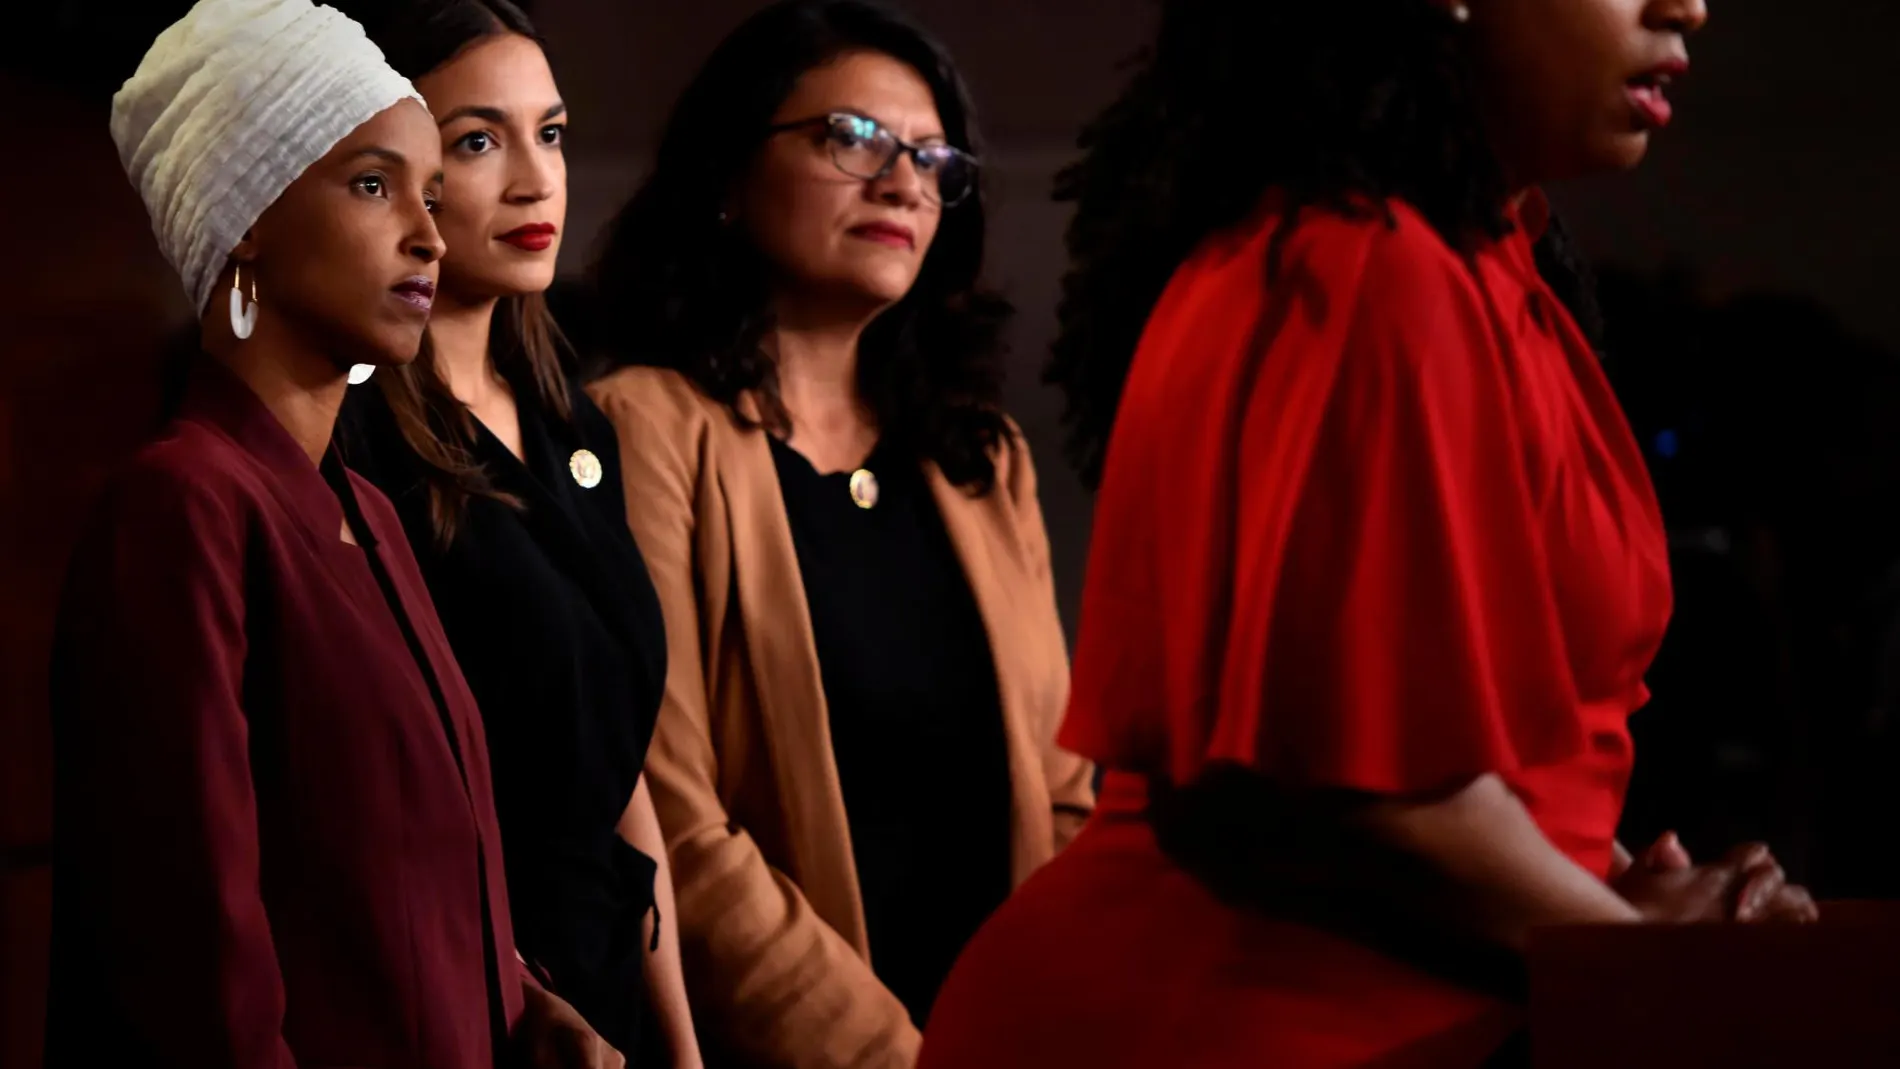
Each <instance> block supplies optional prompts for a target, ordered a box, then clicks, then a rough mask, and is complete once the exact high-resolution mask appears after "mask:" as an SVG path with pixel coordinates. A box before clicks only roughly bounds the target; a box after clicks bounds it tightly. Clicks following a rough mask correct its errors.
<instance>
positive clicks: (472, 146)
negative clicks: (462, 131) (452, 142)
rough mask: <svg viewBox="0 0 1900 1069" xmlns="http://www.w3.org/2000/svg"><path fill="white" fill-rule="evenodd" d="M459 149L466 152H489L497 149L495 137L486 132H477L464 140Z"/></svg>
mask: <svg viewBox="0 0 1900 1069" xmlns="http://www.w3.org/2000/svg"><path fill="white" fill-rule="evenodd" d="M458 147H459V148H461V149H462V150H463V151H465V152H475V153H482V152H487V151H488V150H489V149H491V148H494V147H495V138H494V135H492V134H490V133H489V132H488V131H486V130H477V131H475V132H474V133H472V134H469V135H468V136H467V137H464V138H462V140H461V142H460V143H459V145H458Z"/></svg>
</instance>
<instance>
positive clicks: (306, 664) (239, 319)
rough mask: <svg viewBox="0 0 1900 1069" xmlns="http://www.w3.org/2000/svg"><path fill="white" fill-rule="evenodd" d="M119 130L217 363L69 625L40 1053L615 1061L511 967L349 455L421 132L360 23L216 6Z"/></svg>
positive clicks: (425, 297) (368, 503) (410, 317)
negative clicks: (512, 1053) (343, 440)
mask: <svg viewBox="0 0 1900 1069" xmlns="http://www.w3.org/2000/svg"><path fill="white" fill-rule="evenodd" d="M112 133H113V137H114V140H115V141H117V143H118V145H119V148H120V155H121V158H122V160H123V161H124V163H125V166H126V171H127V173H128V175H129V176H130V177H131V179H132V181H133V184H134V185H136V186H137V187H138V189H139V192H140V194H141V195H142V196H143V197H144V199H145V203H146V205H147V207H148V208H149V209H150V211H151V214H152V222H153V229H154V231H155V232H156V234H157V236H158V240H159V244H160V246H161V247H162V248H163V250H164V252H165V254H166V256H167V257H168V258H169V259H170V260H171V262H172V263H173V265H174V266H176V267H177V269H178V271H179V274H180V275H181V276H182V277H183V280H184V283H185V286H186V289H187V292H188V293H189V295H190V296H191V299H192V300H193V302H194V304H195V306H196V307H197V308H199V309H200V311H201V313H202V321H201V325H202V333H203V343H204V349H205V352H206V353H207V354H208V355H207V358H205V359H203V360H200V361H199V362H198V364H197V366H196V367H195V368H194V369H193V372H192V376H191V382H190V385H189V386H188V388H187V391H186V395H185V398H184V401H183V403H182V406H181V408H180V410H179V412H178V414H177V416H176V418H175V419H174V420H173V421H172V423H171V424H170V425H169V426H168V427H167V428H166V430H165V431H164V433H163V434H162V435H161V437H160V438H159V439H158V440H157V441H155V442H153V443H152V444H151V445H149V446H147V447H146V448H145V449H143V450H142V451H141V452H140V453H139V454H138V455H137V456H136V457H135V458H134V459H133V461H132V462H131V463H130V464H129V465H128V467H127V468H126V470H124V471H123V472H122V473H120V475H119V476H118V477H116V478H115V479H114V480H113V482H112V483H111V485H110V487H109V489H108V490H107V493H106V496H105V500H104V502H103V503H102V506H101V509H100V511H99V513H98V515H97V517H96V518H95V521H94V523H93V525H92V527H91V529H90V531H89V533H88V534H87V535H86V536H85V539H84V540H83V541H82V543H81V545H80V548H79V551H78V553H77V554H76V555H75V557H74V560H75V561H76V563H77V566H76V567H75V568H74V570H73V573H72V575H71V576H70V578H69V583H68V587H67V591H66V595H65V598H64V601H63V603H62V606H61V614H60V625H59V631H58V639H57V642H56V647H55V654H54V664H53V677H52V683H53V701H54V731H55V759H56V760H55V805H56V815H55V819H56V822H57V839H58V846H57V850H58V858H57V868H56V875H55V892H54V895H55V901H54V932H53V941H54V942H53V947H54V950H53V953H54V961H53V976H52V992H51V1006H50V1010H49V1014H48V1036H47V1050H48V1062H49V1064H53V1065H83V1066H95V1065H96V1066H107V1065H112V1066H123V1065H138V1066H168V1067H169V1066H179V1067H190V1069H201V1067H214V1066H228V1067H234V1069H238V1067H241V1069H265V1067H270V1069H287V1067H291V1066H296V1065H328V1066H338V1065H350V1066H368V1065H379V1066H403V1067H405V1069H407V1067H419V1069H490V1067H492V1066H495V1065H497V1064H499V1063H500V1062H501V1061H502V1058H503V1054H504V1049H505V1045H506V1044H507V1042H508V1040H509V1037H510V1035H511V1034H512V1035H514V1036H515V1037H516V1038H517V1039H523V1040H526V1042H525V1043H524V1044H523V1045H524V1047H525V1055H526V1058H527V1060H528V1061H529V1063H530V1064H533V1065H536V1066H556V1065H561V1066H610V1065H611V1066H617V1065H619V1064H620V1060H619V1057H618V1055H616V1054H614V1053H613V1052H612V1051H611V1050H610V1049H608V1048H606V1047H605V1045H604V1044H602V1043H600V1041H599V1040H598V1037H596V1036H594V1034H593V1033H592V1032H591V1030H589V1029H587V1027H586V1025H585V1024H584V1022H582V1021H581V1020H580V1018H579V1017H578V1016H577V1015H576V1014H575V1013H574V1012H573V1010H572V1009H571V1008H569V1007H567V1006H566V1004H565V1003H562V1002H560V1001H559V1000H558V999H554V998H553V997H552V996H549V995H547V994H546V993H544V992H542V991H541V990H540V989H539V988H538V987H536V986H535V985H534V984H533V982H532V980H530V979H529V978H528V976H527V972H526V968H525V966H523V965H522V964H521V963H520V960H519V958H518V957H517V955H516V954H515V952H514V941H513V935H512V931H511V929H510V925H509V919H508V918H509V912H508V899H507V891H506V887H505V885H504V883H503V880H502V875H501V874H502V859H501V849H500V838H499V832H498V830H497V825H496V820H495V811H494V804H493V800H492V795H491V789H490V785H489V767H488V756H487V752H486V750H485V747H484V743H483V737H482V731H481V724H480V720H479V718H478V717H477V714H476V710H475V705H474V701H473V699H472V698H471V697H470V695H469V692H468V687H467V685H466V684H465V683H464V681H463V678H462V674H461V671H460V670H459V668H458V667H457V666H456V662H455V659H454V657H453V655H452V654H451V652H450V650H449V646H448V643H447V641H446V640H445V639H444V638H443V635H442V628H441V625H440V623H439V622H438V621H437V618H436V614H435V610H434V608H433V607H432V606H431V603H430V600H429V595H428V592H427V590H426V589H425V588H424V586H423V583H422V579H421V577H420V576H419V574H418V572H417V568H416V564H415V559H414V558H413V556H412V555H411V554H410V552H409V548H408V545H407V542H406V540H405V539H404V537H403V534H402V528H401V526H400V523H399V521H398V520H397V517H396V514H395V512H394V510H393V509H392V508H391V507H390V505H389V502H388V501H387V500H386V499H385V498H384V497H382V495H380V494H379V493H378V492H377V491H375V490H374V489H373V488H371V487H370V486H369V484H368V483H366V482H364V481H362V480H361V479H360V478H358V477H356V476H354V475H352V474H351V473H350V472H348V471H347V470H346V469H345V468H344V467H343V466H342V464H341V463H340V462H339V461H338V460H337V458H336V454H335V452H334V451H333V450H332V449H331V448H330V436H331V432H332V428H333V425H334V423H335V420H336V414H337V410H338V407H339V405H340V404H341V402H342V400H343V395H344V392H345V389H346V377H347V375H348V372H349V369H350V368H351V366H352V365H355V364H383V365H389V364H400V363H403V362H406V361H408V360H410V359H412V358H413V357H414V354H415V353H416V350H417V347H418V345H419V343H420V340H421V337H422V332H423V328H424V326H425V324H426V322H427V318H428V312H429V306H430V303H431V300H432V298H433V295H434V290H435V278H436V274H437V265H438V262H439V261H440V259H441V256H442V253H443V243H442V239H441V237H440V235H439V234H438V233H437V231H436V227H435V223H434V220H433V218H432V212H433V209H434V203H433V202H434V197H435V195H436V193H437V187H438V186H439V184H440V181H441V176H440V170H441V150H440V147H439V144H438V141H437V135H436V131H435V126H434V123H433V121H432V120H431V118H430V116H429V114H428V112H427V110H426V109H425V108H424V107H423V105H422V104H421V103H420V100H419V98H417V97H416V95H415V91H414V89H413V88H411V87H410V85H409V83H408V82H407V81H405V80H403V79H402V78H401V77H400V76H398V75H397V74H396V73H395V72H394V71H392V70H391V69H390V68H389V67H388V65H387V64H386V63H385V62H384V61H383V58H382V54H381V53H380V52H379V51H377V49H376V48H375V47H374V46H373V45H371V44H370V43H369V41H368V40H367V39H366V38H365V37H364V35H363V33H362V30H361V28H360V27H358V26H357V25H356V24H355V23H353V22H351V21H350V20H348V19H346V18H344V17H343V16H342V15H340V14H338V13H337V12H335V11H333V10H331V9H329V8H323V7H316V6H313V5H312V4H311V3H310V2H309V0H204V2H203V3H200V4H199V5H198V6H197V7H195V8H193V9H192V11H191V13H190V14H188V15H187V16H186V17H185V18H184V19H183V20H181V21H180V22H179V23H177V24H176V25H174V26H172V27H171V28H170V29H168V30H167V31H165V33H164V34H162V35H161V36H160V37H159V39H158V40H157V42H156V43H154V44H153V46H152V49H151V51H150V52H149V53H148V54H147V55H146V57H145V59H144V61H143V62H142V63H141V64H140V67H139V70H138V72H137V73H136V74H135V75H134V76H133V77H132V78H131V80H130V81H128V82H127V83H126V84H125V87H124V88H123V89H122V90H121V91H120V93H119V94H118V96H117V97H116V98H115V99H114V102H113V116H112Z"/></svg>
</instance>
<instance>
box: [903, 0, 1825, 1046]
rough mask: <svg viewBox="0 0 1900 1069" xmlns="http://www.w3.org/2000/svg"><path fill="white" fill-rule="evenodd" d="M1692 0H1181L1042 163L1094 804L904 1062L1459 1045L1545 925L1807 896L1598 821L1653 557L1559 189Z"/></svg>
mask: <svg viewBox="0 0 1900 1069" xmlns="http://www.w3.org/2000/svg"><path fill="white" fill-rule="evenodd" d="M1706 18H1707V12H1706V10H1705V8H1704V6H1703V3H1702V0H1582V2H1575V3H1568V4H1561V5H1550V4H1519V3H1511V2H1506V0H1496V2H1486V0H1468V2H1467V0H1401V2H1394V0H1329V2H1326V3H1310V4H1281V3H1270V4H1234V3H1226V2H1222V0H1175V2H1171V3H1168V4H1167V5H1166V6H1165V8H1164V11H1163V15H1162V19H1161V26H1160V30H1159V37H1158V39H1157V42H1156V44H1155V46H1154V48H1153V49H1152V51H1151V52H1150V53H1149V54H1148V55H1147V57H1146V59H1145V61H1144V63H1143V64H1142V66H1141V68H1140V70H1139V71H1138V73H1137V74H1136V75H1135V77H1134V80H1133V82H1132V83H1131V84H1130V86H1129V88H1128V89H1127V91H1126V92H1125V93H1124V94H1123V96H1122V98H1121V99H1120V100H1119V101H1117V102H1116V103H1115V104H1114V105H1113V106H1112V107H1111V108H1110V109H1109V110H1108V111H1107V112H1106V113H1105V114H1104V115H1103V116H1102V117H1101V118H1100V119H1099V120H1098V121H1097V122H1096V123H1095V124H1094V125H1093V126H1092V127H1091V128H1090V129H1089V130H1088V132H1087V133H1086V134H1085V135H1084V137H1083V142H1082V143H1083V147H1084V148H1085V150H1086V154H1085V156H1084V158H1083V159H1082V161H1081V162H1080V163H1078V164H1077V165H1075V166H1074V167H1073V168H1071V169H1070V170H1069V171H1068V172H1066V174H1065V175H1064V176H1063V178H1062V181H1061V194H1062V196H1064V197H1065V198H1066V199H1070V200H1073V201H1075V202H1076V205H1077V214H1076V218H1075V221H1074V222H1073V224H1072V226H1071V229H1070V232H1069V248H1070V252H1071V255H1072V257H1073V261H1074V263H1073V268H1072V270H1071V272H1070V274H1069V276H1068V278H1067V281H1066V285H1065V289H1064V296H1063V304H1062V309H1061V320H1062V322H1061V334H1060V337H1059V339H1058V341H1057V342H1056V347H1055V360H1054V364H1053V366H1052V374H1051V377H1052V378H1053V379H1054V380H1055V381H1056V382H1058V383H1059V384H1060V385H1061V386H1062V387H1063V388H1064V389H1065V390H1066V391H1067V392H1068V395H1069V401H1070V408H1069V415H1070V420H1071V427H1072V429H1073V432H1074V435H1073V440H1072V444H1073V447H1074V452H1075V459H1076V460H1077V461H1078V462H1079V463H1080V465H1081V467H1082V469H1083V471H1084V474H1085V475H1086V477H1087V478H1088V479H1089V480H1090V481H1091V482H1096V481H1099V498H1098V504H1097V514H1096V522H1095V528H1094V530H1095V534H1094V542H1093V545H1092V547H1091V550H1090V557H1089V572H1088V581H1087V585H1086V588H1085V593H1084V598H1083V607H1082V626H1081V635H1080V638H1079V642H1078V649H1077V654H1076V668H1075V681H1074V687H1075V691H1074V698H1073V701H1072V705H1071V707H1070V712H1069V716H1068V719H1067V721H1066V722H1065V725H1064V728H1063V734H1062V739H1063V741H1064V742H1066V743H1067V744H1068V745H1071V746H1073V747H1075V748H1076V749H1077V750H1078V751H1079V752H1081V753H1083V754H1086V755H1088V756H1090V757H1092V758H1094V759H1096V760H1097V761H1098V762H1100V763H1101V764H1102V765H1103V766H1105V767H1106V768H1107V769H1108V772H1107V777H1106V782H1105V785H1104V787H1103V795H1104V799H1103V807H1102V811H1101V814H1100V815H1099V816H1098V818H1097V821H1096V823H1094V824H1092V825H1091V826H1090V828H1089V829H1088V830H1086V831H1085V832H1084V833H1083V835H1082V836H1081V838H1080V839H1079V840H1078V841H1077V843H1076V844H1075V845H1074V846H1073V847H1072V848H1071V849H1070V850H1069V852H1067V853H1066V854H1065V855H1064V856H1063V857H1062V858H1059V859H1058V860H1057V861H1056V862H1055V863H1054V864H1053V865H1052V866H1051V867H1049V868H1048V869H1046V870H1044V872H1043V873H1041V874H1040V875H1039V876H1038V878H1037V879H1036V880H1035V881H1034V882H1033V883H1032V884H1031V885H1030V886H1029V887H1026V888H1025V889H1023V891H1022V892H1021V893H1020V894H1019V895H1017V896H1016V897H1015V898H1014V899H1013V900H1012V901H1011V902H1010V903H1009V904H1008V905H1006V906H1004V908H1003V909H1002V911H1001V912H1000V913H999V914H998V915H997V916H996V917H995V918H993V919H992V921H991V922H990V924H989V926H988V927H986V928H985V930H984V931H983V932H982V933H981V934H980V935H979V936H978V937H977V939H976V940H975V941H974V942H973V943H972V944H971V946H970V948H969V950H968V951H967V952H966V955H965V957H964V958H963V959H962V961H961V962H960V963H959V964H958V966H957V969H956V972H955V973H954V974H953V976H952V977H951V979H950V980H949V981H948V982H947V984H946V986H945V988H944V991H943V994H942V997H941V998H940V999H939V1002H938V1006H937V1014H936V1016H935V1017H934V1018H933V1019H932V1022H931V1029H930V1032H929V1036H928V1039H927V1041H926V1043H925V1047H924V1053H923V1057H922V1064H923V1065H925V1066H929V1067H933V1069H942V1067H956V1069H961V1067H972V1069H974V1067H979V1066H980V1067H983V1069H1010V1067H1025V1069H1027V1067H1030V1066H1044V1065H1053V1064H1062V1065H1087V1066H1093V1067H1096V1069H1113V1067H1118V1066H1151V1065H1170V1066H1184V1067H1199V1066H1242V1065H1271V1066H1276V1067H1281V1069H1302V1067H1319V1066H1359V1065H1368V1066H1369V1065H1392V1066H1397V1065H1406V1066H1474V1065H1478V1064H1480V1063H1481V1062H1484V1061H1485V1060H1486V1059H1487V1058H1490V1057H1492V1056H1493V1054H1494V1053H1496V1052H1497V1051H1498V1050H1499V1048H1500V1045H1501V1044H1502V1043H1503V1041H1504V1040H1505V1038H1506V1036H1507V1034H1508V1033H1509V1032H1510V1030H1511V1029H1512V1027H1513V1024H1514V1022H1513V1017H1512V1014H1511V1011H1510V1008H1509V999H1508V997H1507V996H1509V995H1510V994H1511V992H1512V989H1513V986H1514V985H1513V981H1514V979H1515V976H1516V971H1517V969H1518V967H1519V960H1518V957H1517V955H1518V954H1519V953H1520V952H1521V951H1522V949H1523V947H1524V945H1525V939H1526V935H1527V933H1528V932H1529V931H1530V930H1532V929H1533V928H1535V927H1537V926H1539V925H1545V924H1553V923H1567V922H1631V923H1639V922H1643V921H1654V920H1723V919H1738V920H1757V919H1763V918H1782V919H1790V920H1803V919H1808V918H1811V917H1812V916H1813V912H1814V911H1813V904H1812V902H1810V901H1809V900H1808V899H1807V897H1806V896H1805V894H1804V893H1802V892H1801V891H1800V890H1799V889H1797V888H1793V887H1790V886H1787V885H1786V882H1785V879H1784V877H1783V876H1782V873H1781V871H1780V869H1779V867H1778V866H1777V865H1776V864H1775V862H1774V860H1773V858H1772V856H1770V855H1769V853H1768V851H1767V850H1766V849H1765V848H1764V847H1761V846H1759V845H1757V846H1750V847H1745V848H1742V849H1741V850H1739V851H1737V852H1736V853H1734V854H1732V855H1731V856H1730V857H1728V858H1727V859H1725V860H1724V861H1723V862H1722V863H1719V864H1716V865H1709V866H1701V867H1697V866H1694V865H1691V864H1690V863H1689V859H1688V857H1687V856H1686V854H1684V853H1683V851H1682V848H1681V847H1680V845H1679V844H1677V843H1675V842H1674V841H1673V840H1672V839H1667V838H1665V839H1664V840H1663V841H1661V842H1659V843H1658V844H1656V845H1655V846H1654V847H1652V848H1650V849H1649V850H1647V851H1645V854H1644V856H1643V857H1642V858H1641V859H1639V860H1633V859H1631V858H1630V857H1629V855H1627V854H1626V853H1625V852H1624V851H1623V850H1622V848H1621V847H1619V846H1617V845H1616V841H1615V837H1614V836H1615V831H1616V824H1617V816H1618V812H1619V810H1620V808H1621V805H1622V797H1623V790H1624V786H1625V784H1626V783H1627V781H1628V776H1629V771H1630V760H1631V753H1630V742H1629V734H1628V731H1627V728H1626V725H1625V720H1626V718H1627V717H1628V716H1629V714H1630V713H1631V712H1632V711H1634V710H1635V709H1637V708H1638V707H1640V706H1641V705H1642V704H1643V703H1644V701H1645V700H1646V698H1647V694H1646V692H1645V690H1644V686H1643V673H1644V671H1645V670H1646V668H1647V667H1648V664H1649V662H1650V659H1651V658H1652V657H1653V656H1654V654H1655V651H1656V648H1657V645H1658V643H1660V641H1661V639H1662V635H1663V630H1664V626H1665V624H1666V623H1667V621H1668V617H1669V608H1670V585H1669V572H1668V552H1667V545H1666V541H1665V538H1664V533H1663V527H1662V518H1661V516H1660V515H1659V513H1658V510H1657V505H1656V500H1655V496H1654V494H1653V492H1652V490H1651V487H1650V484H1649V479H1648V475H1647V473H1646V472H1645V470H1644V468H1643V462H1642V457H1641V454H1640V453H1639V451H1638V449H1637V447H1636V444H1635V442H1634V441H1633V439H1632V438H1631V435H1630V433H1629V430H1628V428H1627V426H1626V425H1625V423H1624V420H1623V417H1622V414H1621V412H1620V411H1619V410H1618V408H1617V405H1616V400H1615V398H1614V397H1613V396H1612V395H1611V393H1610V390H1609V387H1608V384H1607V382H1606V381H1605V379H1604V376H1603V373H1602V371H1601V369H1600V368H1599V367H1598V361H1597V354H1596V352H1595V351H1594V349H1593V346H1592V345H1591V343H1590V340H1589V339H1588V338H1587V337H1586V335H1585V333H1584V331H1583V330H1582V329H1581V328H1580V321H1582V322H1586V323H1587V322H1590V321H1592V319H1593V317H1592V316H1590V315H1589V314H1588V311H1589V308H1588V303H1587V301H1588V295H1589V287H1588V284H1587V280H1585V279H1584V278H1583V277H1582V276H1581V274H1580V273H1579V271H1578V270H1577V269H1576V268H1575V266H1574V264H1575V263H1576V260H1575V257H1574V255H1573V254H1572V253H1570V252H1569V251H1568V249H1567V247H1566V246H1565V245H1564V243H1562V242H1561V240H1559V239H1560V235H1556V232H1554V231H1552V230H1550V229H1549V227H1548V219H1547V211H1546V208H1545V205H1544V201H1543V199H1542V197H1541V195H1540V194H1539V193H1538V191H1537V190H1538V187H1539V186H1540V185H1541V184H1542V183H1546V182H1551V181H1556V180H1560V179H1565V178H1570V177H1573V176H1577V175H1581V174H1586V173H1591V172H1598V171H1613V170H1620V169H1626V168H1629V167H1633V166H1634V165H1636V163H1637V162H1638V161H1639V160H1640V159H1641V158H1642V156H1643V154H1644V152H1645V150H1646V148H1647V146H1648V143H1649V141H1650V139H1651V138H1652V137H1654V136H1656V135H1657V134H1658V133H1659V132H1660V131H1661V130H1662V128H1663V127H1665V126H1666V125H1667V124H1668V123H1669V120H1670V118H1671V112H1670V105H1669V102H1668V99H1667V95H1666V94H1667V89H1668V87H1669V85H1670V83H1671V82H1672V81H1673V80H1674V79H1675V78H1678V77H1680V76H1681V75H1682V74H1683V73H1684V72H1685V71H1686V69H1687V53H1686V51H1685V46H1684V39H1685V38H1686V37H1687V36H1688V35H1689V34H1691V33H1693V32H1694V31H1695V30H1697V29H1698V28H1700V27H1701V25H1702V24H1703V22H1704V20H1705V19H1706ZM1579 311H1582V312H1583V313H1585V314H1583V315H1579V314H1577V313H1578V312H1579Z"/></svg>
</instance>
